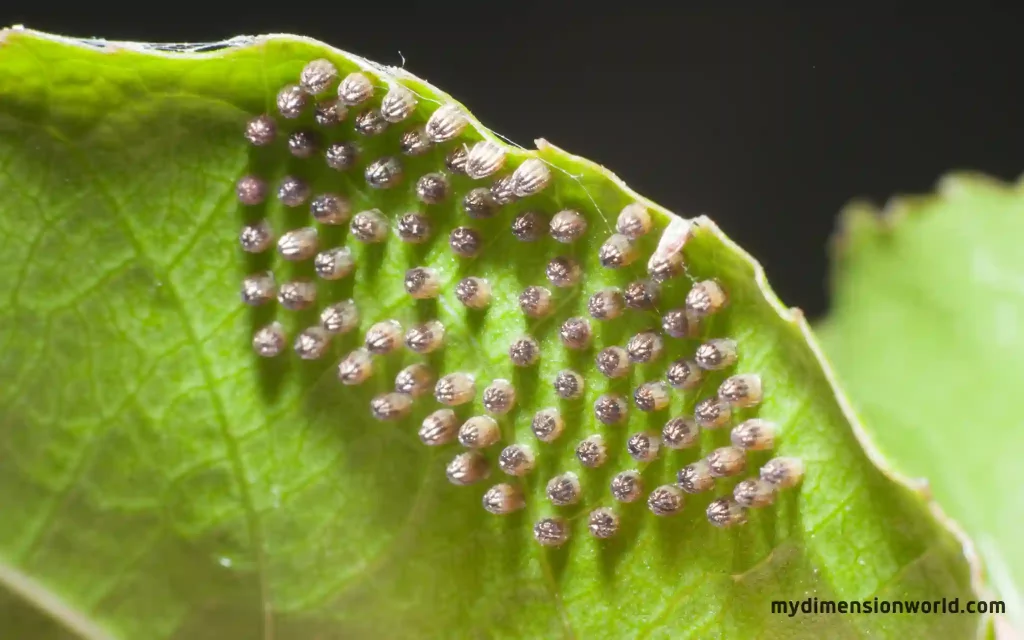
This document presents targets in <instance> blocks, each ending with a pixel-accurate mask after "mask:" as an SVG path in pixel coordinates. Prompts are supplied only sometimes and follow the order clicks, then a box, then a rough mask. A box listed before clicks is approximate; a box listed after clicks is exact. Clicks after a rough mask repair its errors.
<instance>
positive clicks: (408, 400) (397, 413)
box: [370, 392, 412, 421]
mask: <svg viewBox="0 0 1024 640" xmlns="http://www.w3.org/2000/svg"><path fill="white" fill-rule="evenodd" d="M411 410H412V396H409V395H406V394H404V393H395V392H392V393H382V394H380V395H378V396H374V397H373V399H372V400H370V413H371V414H372V415H373V417H374V418H376V419H377V420H385V421H391V420H401V419H402V418H404V417H405V416H407V415H409V411H411Z"/></svg>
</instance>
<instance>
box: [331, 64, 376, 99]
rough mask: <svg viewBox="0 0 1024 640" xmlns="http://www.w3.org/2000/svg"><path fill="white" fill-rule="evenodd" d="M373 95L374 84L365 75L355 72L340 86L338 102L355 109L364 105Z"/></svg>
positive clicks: (345, 78)
mask: <svg viewBox="0 0 1024 640" xmlns="http://www.w3.org/2000/svg"><path fill="white" fill-rule="evenodd" d="M372 95H373V83H372V82H370V79H369V78H367V77H366V76H365V75H364V74H362V73H359V72H358V71H355V72H353V73H350V74H348V75H347V76H345V77H344V79H342V81H341V83H339V84H338V100H341V101H342V102H343V103H345V104H346V105H348V106H350V107H353V106H355V105H357V104H362V103H364V102H366V101H367V100H369V99H370V97H371V96H372Z"/></svg>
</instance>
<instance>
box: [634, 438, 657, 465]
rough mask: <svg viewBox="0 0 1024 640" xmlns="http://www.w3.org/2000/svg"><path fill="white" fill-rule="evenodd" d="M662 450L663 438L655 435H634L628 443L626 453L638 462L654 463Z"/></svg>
mask: <svg viewBox="0 0 1024 640" xmlns="http://www.w3.org/2000/svg"><path fill="white" fill-rule="evenodd" d="M660 449H661V438H660V437H658V436H657V435H655V434H653V433H634V434H633V435H631V436H630V437H629V440H627V441H626V452H627V453H629V455H630V456H631V457H632V458H633V459H634V460H636V461H637V462H653V461H654V460H655V459H656V458H657V457H658V451H659V450H660Z"/></svg>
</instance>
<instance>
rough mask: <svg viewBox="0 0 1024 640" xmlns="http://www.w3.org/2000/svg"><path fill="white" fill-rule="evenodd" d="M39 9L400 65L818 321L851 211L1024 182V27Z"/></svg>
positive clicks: (963, 18) (78, 20) (425, 12)
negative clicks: (736, 257)
mask: <svg viewBox="0 0 1024 640" xmlns="http://www.w3.org/2000/svg"><path fill="white" fill-rule="evenodd" d="M37 4H38V8H37V9H35V10H33V8H32V7H28V6H22V7H19V8H11V9H2V10H0V23H5V24H15V23H24V24H25V25H26V26H28V27H30V28H35V29H40V30H46V31H53V32H57V33H62V34H65V35H74V36H99V37H105V38H108V39H128V40H137V41H139V40H144V41H175V42H204V41H212V40H219V39H223V38H226V37H229V36H233V35H239V34H261V33H297V34H301V35H308V36H311V37H315V38H319V39H321V40H324V41H326V42H328V43H329V44H332V45H334V46H337V47H339V48H342V49H346V50H349V51H352V52H354V53H358V54H361V55H363V56H365V57H368V58H371V59H374V60H376V61H378V62H383V63H388V64H395V65H400V64H402V60H403V56H404V60H405V66H406V68H407V69H409V70H410V71H412V72H413V73H415V74H418V75H420V76H422V77H424V78H426V79H427V80H429V81H431V82H433V83H434V84H437V85H439V86H440V87H442V88H443V89H445V90H446V91H448V92H449V93H451V94H452V95H454V96H455V97H456V98H457V99H459V100H461V101H462V102H464V103H465V104H466V105H467V106H469V107H470V108H471V109H472V110H473V111H474V113H475V114H476V115H477V116H478V117H479V118H480V120H481V121H482V122H484V124H486V125H488V126H490V127H491V128H493V129H495V130H496V131H498V132H499V133H502V134H504V135H506V136H507V137H509V138H511V139H512V140H514V141H516V142H518V143H520V144H523V145H524V146H530V143H531V141H532V140H533V139H534V138H537V137H545V138H547V139H548V140H550V141H551V142H552V143H554V144H556V145H558V146H560V147H562V148H564V149H566V150H568V151H571V152H574V153H578V154H581V155H585V156H587V157H589V158H591V159H593V160H595V161H598V162H600V163H602V164H604V165H605V166H607V167H609V168H611V169H612V170H614V171H615V172H616V173H618V174H619V175H620V176H621V177H623V178H624V179H625V180H626V181H627V182H628V183H629V184H630V185H631V186H633V187H634V188H635V189H636V190H637V191H639V192H641V193H643V194H645V195H647V196H649V197H651V198H652V199H654V200H656V201H657V202H659V203H661V204H663V205H665V206H666V207H668V208H669V209H671V210H674V211H676V212H679V213H682V214H684V215H694V214H697V213H708V214H710V215H711V216H712V217H713V218H714V219H715V220H716V221H717V222H718V223H719V225H720V226H722V227H723V228H724V229H725V231H726V232H727V233H729V234H730V235H731V236H732V237H733V238H734V239H735V240H736V241H738V242H739V243H740V244H741V245H743V246H745V247H746V248H747V249H748V250H749V251H750V252H751V253H753V254H754V255H755V256H756V257H757V258H759V259H760V260H761V261H762V262H763V263H764V265H765V267H766V269H767V271H768V276H769V278H770V279H771V281H772V283H773V285H774V287H775V289H776V291H777V292H778V293H779V295H780V296H781V297H782V299H783V301H785V302H786V303H788V304H791V305H796V306H800V307H802V308H804V310H805V311H807V313H808V315H810V316H811V317H817V316H819V315H820V314H821V313H823V312H824V310H825V308H826V305H827V282H826V277H827V268H828V266H827V257H828V256H827V246H826V244H827V240H828V237H829V235H830V234H831V232H832V229H833V225H834V220H835V215H836V213H837V212H838V211H839V209H840V208H841V207H842V206H843V204H844V203H846V202H847V201H849V200H850V199H851V198H854V197H859V196H865V197H869V198H871V199H873V200H874V201H876V202H877V203H879V204H883V203H884V201H885V200H886V199H887V198H888V197H889V196H890V195H892V194H894V193H907V192H922V191H927V190H929V189H931V188H932V187H933V185H934V184H935V181H936V180H937V178H938V177H939V176H940V175H941V174H943V173H944V172H947V171H949V170H951V169H957V168H969V169H976V170H981V171H984V172H987V173H990V174H993V175H995V176H999V177H1001V178H1004V179H1014V178H1016V177H1017V176H1019V175H1020V174H1021V173H1022V172H1024V96H1022V94H1024V91H1021V86H1020V85H1021V83H1022V82H1024V63H1022V60H1024V47H1022V46H1021V44H1020V39H1021V37H1022V34H1024V29H1022V27H1024V21H1022V20H1021V19H1020V18H1019V17H1018V16H1019V14H1021V13H1022V12H1020V11H1018V12H1016V13H1014V12H1011V11H1009V10H1006V11H1003V12H997V11H994V10H986V9H983V8H980V7H977V6H975V5H973V4H971V5H950V6H951V7H953V6H960V7H961V11H962V13H960V14H959V15H958V14H957V12H954V11H944V9H945V7H944V6H942V5H941V4H939V3H928V4H925V3H922V5H921V6H922V7H928V6H929V5H930V6H931V7H932V10H931V11H930V12H927V13H925V12H921V11H917V12H910V11H902V12H901V11H898V10H894V9H890V10H889V11H888V12H878V11H869V10H863V11H852V10H850V9H846V8H844V9H841V10H840V9H831V10H817V11H809V12H808V11H799V12H798V11H795V10H791V11H785V10H775V11H765V10H758V11H752V10H741V9H737V8H732V9H728V10H727V9H722V8H717V9H713V10H712V9H708V8H706V7H705V5H708V4H710V3H681V4H682V5H683V6H678V4H677V3H671V2H670V1H669V0H666V2H665V5H666V6H667V7H669V8H664V9H660V10H656V9H650V8H646V9H645V8H644V7H643V3H638V2H629V1H627V2H622V3H621V4H620V7H622V8H621V9H620V10H619V11H618V12H607V11H605V12H602V11H601V10H599V9H598V8H597V7H599V6H603V3H598V2H592V3H586V4H581V5H580V7H579V8H576V9H573V10H569V9H559V8H553V5H552V4H551V3H544V2H529V1H526V0H521V1H520V0H511V1H499V2H489V3H480V2H472V3H470V2H464V3H458V2H450V3H445V2H437V1H435V2H424V3H420V5H419V7H415V6H414V5H406V4H403V3H401V2H383V1H381V2H376V1H372V0H363V1H362V2H348V1H342V0H335V1H334V2H324V1H322V0H321V1H319V2H316V3H315V4H313V3H310V6H309V7H308V8H303V7H304V4H303V3H298V2H296V3H288V2H285V3H270V2H267V3H258V2H254V3H249V5H248V9H245V10H239V11H237V12H234V13H232V12H228V11H216V12H212V13H211V12H193V11H189V10H187V9H185V8H176V9H171V7H170V5H167V4H162V5H161V4H156V3H153V4H151V5H149V3H147V7H141V6H138V7H137V8H136V10H135V11H134V12H133V13H134V14H133V13H131V12H130V13H124V12H123V9H122V10H121V11H118V12H116V13H115V12H105V11H102V10H101V9H100V8H99V7H98V6H97V5H94V4H92V3H90V4H89V5H88V9H89V11H88V12H87V13H86V12H85V11H83V12H82V13H81V14H79V15H74V14H68V13H66V12H64V10H60V11H58V10H57V9H55V8H53V7H51V6H48V5H44V3H37ZM607 4H608V6H613V5H612V3H610V2H609V3H607ZM726 4H727V3H726ZM588 5H589V6H588ZM124 6H129V5H124ZM239 6H244V5H239ZM720 6H721V5H719V7H720ZM729 6H733V7H735V6H736V5H734V4H732V5H729ZM260 7H266V8H267V9H271V8H272V9H273V10H261V9H260ZM313 7H315V8H313ZM474 7H476V8H475V9H474ZM399 52H401V53H399Z"/></svg>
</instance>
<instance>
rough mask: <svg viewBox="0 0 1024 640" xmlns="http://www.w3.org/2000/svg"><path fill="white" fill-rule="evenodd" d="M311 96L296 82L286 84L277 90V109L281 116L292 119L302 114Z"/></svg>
mask: <svg viewBox="0 0 1024 640" xmlns="http://www.w3.org/2000/svg"><path fill="white" fill-rule="evenodd" d="M311 98H312V96H310V95H309V93H307V92H306V90H305V89H303V88H302V87H300V86H299V85H297V84H288V85H285V86H284V87H282V88H281V90H280V91H278V92H277V101H276V103H277V110H278V112H279V113H280V114H281V116H282V117H284V118H288V119H289V120H293V119H295V118H298V117H299V116H300V115H302V112H303V111H304V110H305V109H306V107H307V106H309V103H310V100H311Z"/></svg>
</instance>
